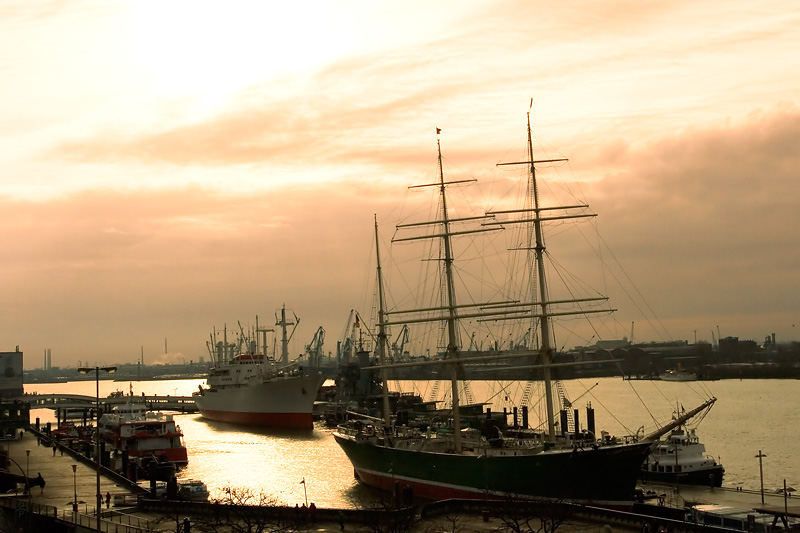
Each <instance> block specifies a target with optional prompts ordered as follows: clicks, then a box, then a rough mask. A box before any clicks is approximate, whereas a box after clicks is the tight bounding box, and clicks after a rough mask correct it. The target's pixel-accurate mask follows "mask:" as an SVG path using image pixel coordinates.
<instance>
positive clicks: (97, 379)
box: [78, 366, 117, 531]
mask: <svg viewBox="0 0 800 533" xmlns="http://www.w3.org/2000/svg"><path fill="white" fill-rule="evenodd" d="M92 370H94V379H95V385H96V388H95V391H96V393H95V410H94V412H95V415H96V417H97V421H96V422H95V425H94V459H95V465H94V466H95V471H96V472H97V531H100V508H101V504H102V501H103V496H102V495H101V494H100V371H101V370H103V371H104V372H108V373H109V374H113V373H114V372H116V371H117V367H115V366H102V367H100V366H96V367H94V368H92V367H81V368H79V369H78V372H79V373H81V374H88V373H89V372H91V371H92Z"/></svg>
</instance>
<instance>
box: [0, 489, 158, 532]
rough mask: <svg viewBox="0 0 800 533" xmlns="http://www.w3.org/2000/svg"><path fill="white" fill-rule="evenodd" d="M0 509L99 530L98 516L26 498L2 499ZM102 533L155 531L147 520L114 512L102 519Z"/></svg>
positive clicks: (19, 514) (18, 514)
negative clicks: (62, 508) (34, 501)
mask: <svg viewBox="0 0 800 533" xmlns="http://www.w3.org/2000/svg"><path fill="white" fill-rule="evenodd" d="M0 507H6V508H8V509H14V511H15V513H16V514H17V516H22V515H23V514H24V513H26V512H27V513H31V514H36V515H39V516H41V517H42V518H50V519H53V520H62V521H64V522H68V523H71V524H77V525H79V526H85V527H87V528H89V529H91V530H93V531H96V528H97V515H92V514H87V513H81V512H74V511H68V510H65V509H64V510H61V512H59V510H58V508H57V507H54V506H52V505H44V504H39V503H33V502H30V501H26V498H25V497H15V498H2V499H0ZM100 531H101V532H102V533H149V532H152V531H154V530H153V529H151V527H150V523H149V521H147V520H141V519H139V518H138V517H135V516H131V515H128V514H124V513H118V512H113V514H111V515H107V516H101V517H100Z"/></svg>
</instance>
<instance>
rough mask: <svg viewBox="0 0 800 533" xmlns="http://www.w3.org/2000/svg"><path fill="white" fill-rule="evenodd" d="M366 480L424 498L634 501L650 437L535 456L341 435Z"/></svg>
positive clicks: (362, 477)
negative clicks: (422, 447)
mask: <svg viewBox="0 0 800 533" xmlns="http://www.w3.org/2000/svg"><path fill="white" fill-rule="evenodd" d="M334 436H335V438H336V442H338V443H339V445H340V446H341V447H342V449H343V450H344V452H345V454H347V457H348V458H349V459H350V462H351V463H352V464H353V467H354V469H355V473H356V476H357V477H358V478H359V479H360V480H361V481H362V482H364V483H365V484H367V485H371V486H375V487H378V488H382V489H385V490H392V489H396V488H397V487H398V486H401V487H406V486H410V487H412V488H413V490H414V494H415V495H417V496H420V497H423V498H431V499H443V498H452V497H472V498H475V497H485V498H504V497H517V498H519V497H522V498H552V499H556V500H568V501H580V502H594V503H597V504H607V503H612V502H631V501H633V495H634V490H635V488H636V481H637V478H638V476H639V472H640V468H641V465H642V462H643V461H644V459H645V457H646V455H647V453H648V452H649V449H650V444H651V443H649V442H644V443H636V444H627V445H614V446H603V447H599V448H596V449H594V448H587V449H582V450H575V451H573V450H568V451H549V452H542V453H539V454H535V455H516V456H515V455H507V456H490V457H482V456H474V455H456V454H446V453H433V452H424V451H412V450H402V449H395V448H391V447H386V446H380V445H376V444H374V443H372V442H370V441H367V440H356V439H355V438H353V437H351V436H348V435H342V434H338V433H337V434H335V435H334Z"/></svg>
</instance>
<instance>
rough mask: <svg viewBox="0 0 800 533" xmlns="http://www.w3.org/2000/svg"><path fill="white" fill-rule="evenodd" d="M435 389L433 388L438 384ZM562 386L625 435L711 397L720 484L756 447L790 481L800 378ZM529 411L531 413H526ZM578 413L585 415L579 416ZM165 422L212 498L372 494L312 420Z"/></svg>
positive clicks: (711, 445) (47, 415) (500, 386)
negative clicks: (268, 424) (180, 437)
mask: <svg viewBox="0 0 800 533" xmlns="http://www.w3.org/2000/svg"><path fill="white" fill-rule="evenodd" d="M202 383H204V380H198V379H194V380H170V381H142V382H132V383H129V382H127V381H126V382H112V381H101V382H100V396H101V397H102V396H107V395H108V394H109V393H111V392H113V391H115V390H122V391H124V392H126V393H127V392H128V391H129V390H130V387H133V391H134V394H136V395H139V394H141V393H142V392H144V393H146V394H148V395H153V394H159V395H168V394H169V395H190V394H191V393H192V392H194V391H195V390H197V386H198V385H200V384H202ZM595 383H597V385H596V386H595ZM400 384H401V386H402V389H403V390H405V391H409V390H412V389H413V390H415V391H416V392H418V393H420V394H421V395H422V396H423V397H425V398H426V399H428V396H429V394H430V393H431V391H432V390H433V389H434V382H424V381H423V382H400ZM441 385H444V384H443V383H442V384H440V387H439V390H445V389H447V388H448V387H444V386H441ZM564 386H565V389H566V391H567V396H568V397H569V398H571V399H572V400H573V401H574V402H575V406H576V407H578V408H580V409H581V410H583V407H584V406H585V405H586V402H587V401H590V402H591V403H592V405H593V407H594V408H595V411H596V422H597V423H596V425H597V429H598V431H599V430H600V429H606V430H607V431H609V432H611V433H612V434H614V435H625V434H630V433H634V432H636V431H637V429H639V427H640V426H645V430H650V429H652V428H654V427H655V426H656V422H655V421H654V420H653V418H655V420H657V421H658V422H659V423H664V422H666V421H668V420H669V419H670V416H671V414H672V413H673V411H674V410H675V409H676V406H678V408H680V405H681V404H682V405H683V407H685V409H686V410H689V409H691V408H693V407H696V406H697V405H699V404H700V403H702V401H704V400H705V399H707V398H708V397H709V396H710V395H713V396H715V397H716V398H717V399H718V401H717V403H716V405H715V406H714V407H713V408H712V409H711V411H710V413H709V414H708V416H706V417H705V418H704V419H703V420H702V421H701V423H700V424H699V426H698V429H697V433H698V436H699V437H700V440H701V442H703V443H704V444H705V446H706V450H707V452H708V453H709V454H710V455H713V456H714V457H717V458H719V460H720V461H721V462H722V464H723V465H724V466H725V479H724V481H723V485H724V486H730V487H734V486H741V487H743V488H745V489H754V490H755V489H758V488H759V470H758V459H757V458H755V455H756V454H757V453H758V451H759V450H761V451H763V453H765V454H766V456H767V457H766V458H765V459H764V487H765V490H767V491H774V490H776V489H777V488H779V487H782V486H783V479H784V478H785V479H786V482H787V485H791V486H794V487H800V461H798V458H797V457H795V456H794V450H795V448H796V446H795V445H796V443H797V442H800V410H797V409H796V404H795V403H794V402H793V401H792V400H791V398H797V397H798V392H800V380H720V381H714V382H690V383H669V382H660V381H632V382H628V381H623V380H622V379H619V378H600V379H589V380H569V381H565V382H564ZM524 388H525V382H488V381H487V382H474V381H473V382H470V383H469V391H468V392H465V393H464V394H465V396H466V398H465V399H467V400H469V399H470V398H471V400H472V401H483V400H487V399H488V400H490V401H491V402H492V405H491V407H492V409H493V410H494V411H498V410H502V409H503V406H504V405H511V402H513V401H517V402H518V401H519V399H520V398H521V396H522V394H523V393H524ZM587 389H591V390H589V391H588V392H587ZM25 391H26V392H28V393H31V392H37V393H40V394H44V393H73V394H86V395H94V394H95V382H93V381H79V382H69V383H43V384H27V385H25ZM640 399H641V401H640ZM462 401H464V399H462ZM643 404H644V405H643ZM645 406H646V407H645ZM536 410H537V409H536V408H535V407H534V408H532V409H531V411H532V413H531V418H532V419H533V417H534V416H535V411H536ZM612 413H613V414H612ZM31 416H32V417H39V418H40V419H41V421H42V422H47V421H54V420H55V415H54V413H53V412H52V411H50V410H35V411H33V412H32V413H31ZM581 417H582V421H583V420H585V415H584V413H583V412H582V413H581ZM175 419H176V421H177V423H178V424H179V425H180V427H181V429H182V430H183V432H184V435H185V440H186V447H187V450H188V454H189V465H188V467H187V468H186V469H184V470H183V471H182V472H181V474H180V477H181V478H197V479H201V480H203V481H204V482H205V483H206V484H207V485H208V487H209V490H210V491H211V492H212V495H220V494H221V491H222V490H223V489H224V488H225V487H246V488H249V489H252V490H253V491H254V492H255V493H263V494H264V495H265V496H266V498H267V499H268V500H270V501H272V502H276V503H283V504H289V505H291V504H294V503H302V502H303V501H304V500H305V496H306V494H305V492H304V489H305V490H306V491H307V493H308V500H309V501H314V502H315V503H316V504H317V505H321V506H331V507H359V506H364V505H369V504H372V503H374V502H375V501H376V500H377V498H378V496H377V495H376V494H375V493H374V492H372V491H371V490H370V489H368V488H366V487H363V486H360V485H358V484H357V483H356V482H355V480H354V479H353V469H352V466H351V465H350V462H349V461H348V460H347V458H346V457H345V455H344V453H343V452H342V451H341V450H340V449H339V447H338V445H337V444H336V442H335V441H334V439H333V437H332V430H330V429H327V428H324V427H323V426H321V425H317V427H315V429H314V430H313V431H292V432H287V431H278V430H248V429H246V428H243V427H240V426H234V425H230V424H224V423H219V422H210V421H206V420H205V419H203V418H202V417H201V416H200V415H198V414H187V415H181V414H178V415H175ZM582 423H583V422H582ZM302 480H305V484H303V483H301V481H302Z"/></svg>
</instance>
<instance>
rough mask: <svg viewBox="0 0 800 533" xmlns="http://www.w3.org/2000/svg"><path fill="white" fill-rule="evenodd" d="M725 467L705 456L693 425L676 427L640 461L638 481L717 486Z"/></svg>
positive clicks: (703, 447)
mask: <svg viewBox="0 0 800 533" xmlns="http://www.w3.org/2000/svg"><path fill="white" fill-rule="evenodd" d="M724 474H725V469H724V468H723V467H722V465H721V464H719V463H718V462H717V461H716V460H715V459H714V458H713V457H711V456H708V455H706V447H705V446H704V445H703V444H702V443H701V442H700V439H699V438H698V437H697V434H696V433H695V429H694V428H691V429H689V428H686V427H685V426H680V427H677V428H675V429H673V430H672V431H671V432H670V434H669V437H668V438H667V439H665V440H664V441H663V442H662V443H659V444H658V445H656V446H655V447H654V448H653V451H652V452H650V455H649V456H648V457H647V459H646V460H645V462H644V463H643V464H642V475H641V477H642V481H645V482H647V481H652V482H656V483H674V482H678V483H681V484H685V485H707V486H710V487H721V486H722V476H723V475H724Z"/></svg>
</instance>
